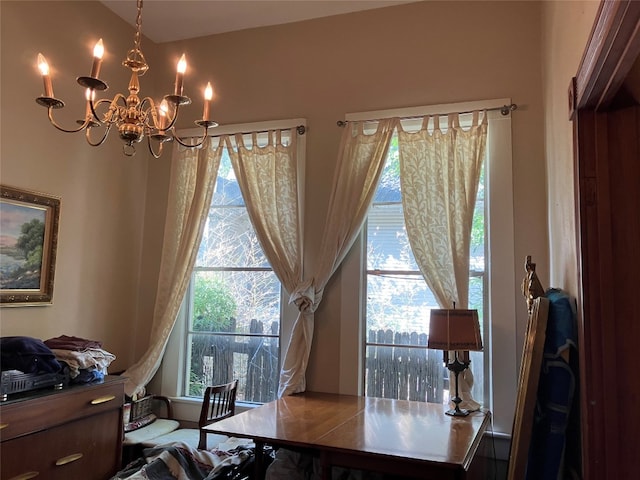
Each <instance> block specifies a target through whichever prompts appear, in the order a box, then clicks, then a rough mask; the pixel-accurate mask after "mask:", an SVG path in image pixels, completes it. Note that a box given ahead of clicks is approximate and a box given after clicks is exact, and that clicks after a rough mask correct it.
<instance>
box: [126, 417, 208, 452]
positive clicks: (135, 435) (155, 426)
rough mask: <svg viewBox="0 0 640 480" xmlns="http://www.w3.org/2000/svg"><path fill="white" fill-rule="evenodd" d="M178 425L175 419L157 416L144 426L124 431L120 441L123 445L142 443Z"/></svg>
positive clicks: (170, 430) (175, 428)
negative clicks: (122, 439) (122, 438)
mask: <svg viewBox="0 0 640 480" xmlns="http://www.w3.org/2000/svg"><path fill="white" fill-rule="evenodd" d="M179 427H180V422H178V421H177V420H168V419H164V418H158V419H157V420H156V421H155V422H153V423H150V424H149V425H147V426H145V427H142V428H139V429H137V430H133V431H131V432H127V433H125V435H124V441H123V442H122V443H123V445H136V444H138V443H142V444H144V443H145V442H146V441H148V440H150V439H152V438H155V437H160V436H162V435H166V434H168V433H171V432H173V431H175V430H177V429H178V428H179ZM196 445H197V442H196Z"/></svg>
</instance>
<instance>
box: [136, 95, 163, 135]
mask: <svg viewBox="0 0 640 480" xmlns="http://www.w3.org/2000/svg"><path fill="white" fill-rule="evenodd" d="M146 104H149V107H148V108H145V105H146ZM138 108H139V109H140V111H141V112H144V120H145V121H144V126H145V127H147V128H155V129H156V130H159V128H158V121H157V120H158V112H157V109H156V102H154V101H153V98H151V97H144V98H143V99H142V101H141V102H140V105H139V106H138ZM149 113H151V115H149ZM149 117H151V120H152V122H153V124H150V123H149Z"/></svg>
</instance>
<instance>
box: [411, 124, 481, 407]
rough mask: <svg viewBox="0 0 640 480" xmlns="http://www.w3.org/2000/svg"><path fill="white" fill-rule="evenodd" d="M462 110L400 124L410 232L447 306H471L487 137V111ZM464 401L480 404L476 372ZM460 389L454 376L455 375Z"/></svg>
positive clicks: (464, 387) (467, 381)
mask: <svg viewBox="0 0 640 480" xmlns="http://www.w3.org/2000/svg"><path fill="white" fill-rule="evenodd" d="M459 117H460V116H459V115H458V114H453V115H449V116H448V117H447V128H446V131H444V132H443V131H442V129H441V128H440V126H441V124H440V118H439V117H438V116H435V117H433V129H432V130H431V131H430V130H429V128H428V126H429V118H426V117H425V118H424V119H423V121H422V128H421V129H420V130H419V131H417V132H412V133H409V132H405V131H404V130H403V129H402V128H401V127H399V128H398V148H399V153H400V186H401V189H402V208H403V211H404V218H405V224H406V226H407V237H408V238H409V244H410V245H411V250H412V251H413V254H414V256H415V259H416V262H417V263H418V266H419V268H420V271H421V272H422V275H423V276H424V278H425V280H426V282H427V285H429V288H430V289H431V291H432V292H433V293H434V294H435V296H436V299H437V300H438V304H439V305H440V307H442V308H453V306H454V305H453V304H454V302H455V305H456V306H457V307H459V308H467V305H468V301H469V253H470V252H469V249H470V242H471V225H472V221H473V211H474V208H475V204H476V196H477V193H478V182H479V180H480V172H481V169H482V162H483V159H484V156H485V147H486V141H487V114H486V112H484V114H483V115H482V120H480V119H479V118H480V113H479V112H473V119H472V125H471V127H470V128H468V129H464V128H462V127H460V123H459ZM459 383H460V385H459V391H460V397H461V398H462V403H461V404H460V406H461V407H462V408H466V409H469V410H477V409H478V408H480V404H479V403H478V402H476V401H475V400H474V399H473V397H472V395H471V388H472V387H473V373H472V371H471V369H466V370H465V371H464V372H463V373H462V374H461V375H460V377H459ZM450 384H451V388H452V389H453V390H455V388H456V385H455V377H454V376H452V375H450Z"/></svg>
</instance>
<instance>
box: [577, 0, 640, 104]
mask: <svg viewBox="0 0 640 480" xmlns="http://www.w3.org/2000/svg"><path fill="white" fill-rule="evenodd" d="M639 54H640V2H638V1H637V0H618V1H603V2H602V3H601V4H600V8H599V9H598V13H597V14H596V22H595V23H594V26H593V29H592V30H591V37H590V39H589V43H588V44H587V47H586V50H585V52H584V55H583V56H582V61H581V62H580V67H579V68H578V74H577V75H576V92H575V98H576V103H575V109H576V110H578V109H583V108H589V109H594V110H601V109H603V108H606V107H607V106H608V105H609V104H610V103H611V101H612V100H613V97H614V96H615V94H616V93H617V92H618V90H619V88H620V85H622V82H623V81H624V79H625V77H626V76H627V74H628V73H629V70H630V69H631V66H632V65H633V63H634V62H635V60H636V58H637V57H638V55H639Z"/></svg>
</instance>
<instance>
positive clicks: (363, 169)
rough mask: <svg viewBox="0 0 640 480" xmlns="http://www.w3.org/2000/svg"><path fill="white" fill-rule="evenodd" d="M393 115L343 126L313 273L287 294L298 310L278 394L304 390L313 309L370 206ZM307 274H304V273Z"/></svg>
mask: <svg viewBox="0 0 640 480" xmlns="http://www.w3.org/2000/svg"><path fill="white" fill-rule="evenodd" d="M395 124H396V120H395V119H386V120H382V121H380V122H379V123H378V126H377V130H376V132H375V133H373V134H371V135H366V134H365V133H364V126H363V123H361V122H355V123H350V124H349V126H348V127H347V128H346V129H345V130H344V132H343V135H342V140H341V142H340V150H339V153H338V164H337V169H336V174H335V176H334V180H333V190H332V193H331V197H330V199H329V208H328V211H327V217H326V220H325V228H324V230H323V236H322V240H321V247H320V258H319V262H318V267H317V270H316V272H312V273H313V275H312V276H311V278H310V279H309V278H307V279H306V281H305V282H304V284H303V285H301V286H300V287H299V288H297V289H296V291H294V292H293V294H292V295H291V299H290V302H293V303H295V304H296V306H297V307H298V309H299V312H300V313H299V314H298V318H297V319H296V321H295V323H294V326H293V331H292V333H291V338H290V339H289V343H288V345H287V348H286V351H285V354H284V359H283V365H282V369H281V372H280V386H279V389H278V396H280V397H282V396H284V395H290V394H292V393H298V392H303V391H305V389H306V377H305V372H306V369H307V363H308V361H309V353H310V351H311V343H312V341H313V325H314V312H315V311H316V309H317V308H318V305H319V304H320V301H321V300H322V294H323V291H324V287H325V286H326V284H327V282H328V281H329V279H330V278H331V276H332V275H333V273H334V272H335V270H336V269H337V268H338V266H339V265H340V263H341V262H342V260H343V259H344V256H345V255H346V253H347V252H348V250H349V248H350V247H351V245H352V244H353V241H354V240H355V238H356V236H357V235H358V233H359V231H360V228H361V226H362V223H363V222H364V219H365V216H366V213H367V210H368V209H369V206H370V205H371V201H372V199H373V194H374V193H375V189H376V186H377V184H378V180H379V179H380V174H381V172H382V168H383V166H384V161H385V158H386V156H387V151H388V149H389V142H390V140H391V136H392V134H393V130H394V128H395ZM305 276H306V273H305Z"/></svg>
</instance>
